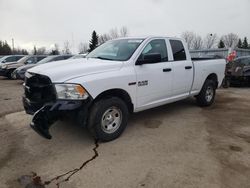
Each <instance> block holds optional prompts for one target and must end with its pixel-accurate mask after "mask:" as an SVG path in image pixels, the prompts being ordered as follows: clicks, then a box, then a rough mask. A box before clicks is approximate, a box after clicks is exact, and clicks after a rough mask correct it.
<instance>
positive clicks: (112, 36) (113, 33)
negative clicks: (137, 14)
mask: <svg viewBox="0 0 250 188" xmlns="http://www.w3.org/2000/svg"><path fill="white" fill-rule="evenodd" d="M126 36H128V28H127V27H125V26H123V27H122V28H121V29H120V30H119V31H118V29H117V28H113V29H111V30H110V31H109V32H108V33H104V34H102V35H99V40H98V42H99V44H103V43H104V42H106V41H108V40H112V39H115V38H119V37H126Z"/></svg>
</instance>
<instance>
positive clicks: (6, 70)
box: [1, 55, 46, 79]
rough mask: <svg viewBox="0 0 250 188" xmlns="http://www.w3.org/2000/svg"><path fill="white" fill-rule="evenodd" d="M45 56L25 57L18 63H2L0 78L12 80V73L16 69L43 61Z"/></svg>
mask: <svg viewBox="0 0 250 188" xmlns="http://www.w3.org/2000/svg"><path fill="white" fill-rule="evenodd" d="M45 57H46V55H27V56H24V57H23V58H21V59H19V60H18V61H14V62H8V63H4V65H2V67H1V76H5V77H8V78H9V79H11V78H12V73H13V72H14V70H15V69H16V68H18V67H21V66H23V65H26V64H34V63H36V62H38V61H40V60H42V59H44V58H45Z"/></svg>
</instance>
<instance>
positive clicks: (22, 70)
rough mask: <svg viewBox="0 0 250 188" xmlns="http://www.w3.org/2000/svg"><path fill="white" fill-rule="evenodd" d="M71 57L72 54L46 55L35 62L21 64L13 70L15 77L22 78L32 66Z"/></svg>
mask: <svg viewBox="0 0 250 188" xmlns="http://www.w3.org/2000/svg"><path fill="white" fill-rule="evenodd" d="M71 57H72V55H52V56H48V57H46V58H44V59H43V60H41V61H39V62H38V63H36V64H27V65H24V66H21V67H19V68H17V69H16V70H15V71H14V72H15V78H16V79H20V80H24V75H25V72H26V71H27V70H28V69H30V68H32V67H34V66H37V65H41V64H45V63H49V62H53V61H60V60H66V59H68V58H71Z"/></svg>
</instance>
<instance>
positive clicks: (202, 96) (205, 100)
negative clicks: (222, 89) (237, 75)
mask: <svg viewBox="0 0 250 188" xmlns="http://www.w3.org/2000/svg"><path fill="white" fill-rule="evenodd" d="M215 93H216V86H215V82H214V81H213V80H206V81H205V83H204V85H203V87H202V89H201V91H200V93H199V95H197V97H196V101H197V103H198V105H199V106H210V105H211V104H213V102H214V99H215Z"/></svg>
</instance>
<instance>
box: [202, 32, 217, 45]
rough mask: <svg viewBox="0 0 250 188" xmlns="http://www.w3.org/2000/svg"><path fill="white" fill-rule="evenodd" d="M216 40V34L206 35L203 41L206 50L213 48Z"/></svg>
mask: <svg viewBox="0 0 250 188" xmlns="http://www.w3.org/2000/svg"><path fill="white" fill-rule="evenodd" d="M217 40H218V37H217V34H207V35H206V37H205V39H204V47H205V48H207V49H211V48H213V47H215V45H216V44H217Z"/></svg>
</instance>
